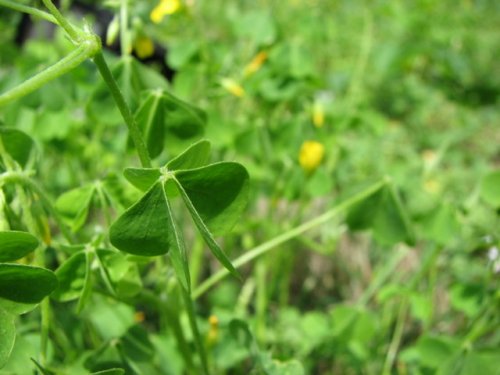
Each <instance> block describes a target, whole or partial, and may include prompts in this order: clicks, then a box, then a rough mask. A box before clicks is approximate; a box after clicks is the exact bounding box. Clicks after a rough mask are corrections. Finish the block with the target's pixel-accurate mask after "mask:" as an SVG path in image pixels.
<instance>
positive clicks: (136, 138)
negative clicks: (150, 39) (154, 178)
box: [94, 52, 151, 168]
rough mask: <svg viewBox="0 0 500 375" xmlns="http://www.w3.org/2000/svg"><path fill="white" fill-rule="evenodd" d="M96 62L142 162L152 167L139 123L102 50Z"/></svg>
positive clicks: (95, 58)
mask: <svg viewBox="0 0 500 375" xmlns="http://www.w3.org/2000/svg"><path fill="white" fill-rule="evenodd" d="M94 63H95V64H96V65H97V69H99V73H101V76H102V78H103V79H104V82H106V84H107V85H108V88H109V90H110V92H111V95H112V96H113V99H114V100H115V103H116V105H117V107H118V109H119V110H120V113H121V114H122V117H123V120H125V124H127V127H128V131H129V134H130V137H131V138H132V141H133V142H134V145H135V148H136V150H137V153H138V154H139V159H140V160H141V164H142V166H143V167H145V168H150V167H151V159H150V158H149V154H148V149H147V148H146V144H145V143H144V139H143V138H142V134H141V130H140V129H139V126H138V125H137V123H136V121H135V119H134V116H133V115H132V112H131V111H130V107H129V106H128V105H127V103H126V102H125V98H124V97H123V94H122V93H121V91H120V89H119V87H118V85H117V83H116V81H115V79H114V78H113V75H112V74H111V71H110V70H109V67H108V64H106V60H104V56H103V55H102V53H101V52H98V53H97V54H96V55H95V56H94Z"/></svg>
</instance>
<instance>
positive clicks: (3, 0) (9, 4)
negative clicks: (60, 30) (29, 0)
mask: <svg viewBox="0 0 500 375" xmlns="http://www.w3.org/2000/svg"><path fill="white" fill-rule="evenodd" d="M0 5H1V6H4V7H6V8H10V9H12V10H15V11H18V12H22V13H26V14H29V15H32V16H35V17H38V18H41V19H43V20H45V21H49V22H52V23H53V24H56V25H59V23H58V22H57V20H56V19H55V18H54V16H53V15H52V14H50V13H47V12H44V11H43V10H40V9H37V8H33V7H30V6H28V5H23V4H19V3H17V2H15V1H10V0H0Z"/></svg>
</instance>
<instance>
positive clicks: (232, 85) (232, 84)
mask: <svg viewBox="0 0 500 375" xmlns="http://www.w3.org/2000/svg"><path fill="white" fill-rule="evenodd" d="M221 85H222V87H224V88H225V89H226V90H227V91H229V92H230V93H231V94H233V95H234V96H237V97H238V98H242V97H244V96H245V89H244V88H243V87H241V85H240V84H239V83H237V82H236V81H234V80H233V79H231V78H223V79H222V81H221Z"/></svg>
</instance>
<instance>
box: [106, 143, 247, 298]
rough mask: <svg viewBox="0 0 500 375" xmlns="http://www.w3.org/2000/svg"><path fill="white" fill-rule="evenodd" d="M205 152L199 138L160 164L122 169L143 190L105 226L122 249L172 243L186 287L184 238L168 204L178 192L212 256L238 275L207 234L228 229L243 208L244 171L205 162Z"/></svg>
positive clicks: (162, 248) (151, 251)
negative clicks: (141, 194)
mask: <svg viewBox="0 0 500 375" xmlns="http://www.w3.org/2000/svg"><path fill="white" fill-rule="evenodd" d="M209 156H210V143H209V142H208V141H199V142H197V143H195V144H193V145H192V146H191V147H189V148H188V149H187V150H186V151H185V152H183V153H182V154H181V155H179V156H177V157H176V158H174V159H172V160H171V161H170V162H169V163H168V164H167V165H166V166H165V167H163V168H127V169H126V170H125V173H124V174H125V177H126V178H127V179H128V180H129V181H130V182H131V183H132V184H133V185H135V186H136V187H138V188H139V189H141V190H143V191H144V190H147V192H146V193H145V195H144V196H143V197H142V198H141V199H140V200H139V201H138V202H137V203H136V204H134V205H133V206H132V207H130V208H129V209H128V210H126V211H125V212H124V213H123V214H122V215H121V216H120V217H119V218H118V219H117V221H116V222H115V223H114V224H113V225H112V226H111V229H110V240H111V243H112V244H113V245H114V246H115V247H116V248H118V249H120V250H122V251H124V252H128V253H131V254H135V255H142V256H155V255H162V254H166V253H167V252H168V251H169V248H172V250H173V251H172V252H171V257H172V263H173V266H174V268H175V269H176V272H177V274H178V275H182V279H183V280H182V282H183V286H184V287H186V288H188V287H189V272H188V269H187V262H186V255H185V249H184V241H183V240H182V233H181V231H180V230H178V229H177V227H176V223H175V219H174V217H173V214H172V212H171V208H170V203H169V199H172V198H173V197H175V196H177V195H178V194H179V193H180V195H181V197H182V199H183V201H184V203H185V205H186V207H187V209H188V211H189V213H190V214H191V216H192V218H193V221H194V223H195V225H196V227H197V228H198V230H199V232H200V233H201V235H202V237H203V239H204V240H205V242H206V244H207V245H208V247H209V248H210V250H211V251H212V253H213V254H214V256H215V257H216V258H217V259H218V260H219V261H220V262H221V263H222V264H223V265H224V267H226V268H227V269H228V270H229V271H230V272H231V273H232V274H233V275H235V276H237V277H239V273H238V272H237V271H236V269H235V268H234V266H233V265H232V264H231V261H230V260H229V258H228V257H227V256H226V254H225V253H224V252H223V251H222V249H221V248H220V246H219V245H218V244H217V242H216V241H215V239H214V237H213V234H214V233H216V234H221V233H223V232H225V231H228V230H229V229H231V227H232V226H233V225H234V224H235V222H236V220H237V219H238V217H239V215H240V214H241V213H242V211H243V209H244V208H245V205H246V200H247V193H248V172H247V171H246V169H245V168H244V167H243V166H242V165H240V164H238V163H233V162H220V163H215V164H210V165H205V164H206V163H207V162H208V160H209Z"/></svg>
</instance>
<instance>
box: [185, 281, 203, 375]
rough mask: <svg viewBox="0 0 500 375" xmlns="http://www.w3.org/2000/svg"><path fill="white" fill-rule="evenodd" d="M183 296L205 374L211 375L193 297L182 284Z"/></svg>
mask: <svg viewBox="0 0 500 375" xmlns="http://www.w3.org/2000/svg"><path fill="white" fill-rule="evenodd" d="M180 290H181V294H182V298H183V299H184V305H185V307H186V311H187V314H188V318H189V325H190V326H191V330H192V332H193V336H194V343H195V345H196V349H197V351H198V354H199V356H200V360H201V367H202V370H203V374H204V375H209V374H210V371H209V370H208V360H207V353H206V351H205V347H204V345H203V340H202V339H201V335H200V331H199V330H198V324H197V323H196V316H195V314H194V304H193V299H192V297H191V296H190V295H189V292H188V291H187V290H185V289H184V288H183V287H182V286H180Z"/></svg>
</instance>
